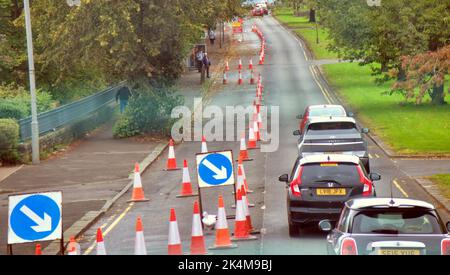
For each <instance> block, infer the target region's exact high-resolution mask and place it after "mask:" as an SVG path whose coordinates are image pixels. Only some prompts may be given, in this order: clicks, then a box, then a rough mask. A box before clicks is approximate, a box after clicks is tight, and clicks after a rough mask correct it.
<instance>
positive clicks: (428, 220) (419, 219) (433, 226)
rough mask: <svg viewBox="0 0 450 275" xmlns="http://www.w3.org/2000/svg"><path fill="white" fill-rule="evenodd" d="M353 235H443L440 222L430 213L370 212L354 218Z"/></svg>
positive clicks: (404, 211)
mask: <svg viewBox="0 0 450 275" xmlns="http://www.w3.org/2000/svg"><path fill="white" fill-rule="evenodd" d="M352 232H353V233H366V234H368V233H370V234H441V233H442V229H441V227H440V225H439V222H438V220H437V218H436V216H434V215H433V214H431V213H430V212H429V211H426V210H421V209H414V210H396V211H392V210H386V209H384V210H382V209H380V210H368V211H363V212H361V213H359V214H357V215H356V216H355V217H354V218H353V225H352Z"/></svg>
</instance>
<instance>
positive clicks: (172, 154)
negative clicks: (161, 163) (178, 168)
mask: <svg viewBox="0 0 450 275" xmlns="http://www.w3.org/2000/svg"><path fill="white" fill-rule="evenodd" d="M174 158H175V151H174V149H173V146H169V159H174Z"/></svg>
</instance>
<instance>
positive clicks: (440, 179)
mask: <svg viewBox="0 0 450 275" xmlns="http://www.w3.org/2000/svg"><path fill="white" fill-rule="evenodd" d="M428 179H429V180H431V181H432V182H434V183H435V184H437V186H438V188H439V189H440V190H441V191H442V194H443V195H444V197H446V198H447V199H450V174H438V175H434V176H431V177H428Z"/></svg>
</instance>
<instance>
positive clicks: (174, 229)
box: [167, 208, 183, 255]
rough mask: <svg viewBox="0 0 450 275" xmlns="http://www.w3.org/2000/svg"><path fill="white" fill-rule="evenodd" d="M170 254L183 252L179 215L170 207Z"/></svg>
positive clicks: (168, 249) (168, 250) (168, 248)
mask: <svg viewBox="0 0 450 275" xmlns="http://www.w3.org/2000/svg"><path fill="white" fill-rule="evenodd" d="M167 252H168V254H169V255H181V254H183V251H182V248H181V240H180V231H179V230H178V223H177V217H176V215H175V209H173V208H171V209H170V220H169V244H168V247H167Z"/></svg>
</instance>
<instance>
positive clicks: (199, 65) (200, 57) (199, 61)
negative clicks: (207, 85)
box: [197, 50, 204, 73]
mask: <svg viewBox="0 0 450 275" xmlns="http://www.w3.org/2000/svg"><path fill="white" fill-rule="evenodd" d="M203 56H204V54H203V51H202V50H198V52H197V68H198V72H199V73H201V72H202V64H203Z"/></svg>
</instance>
